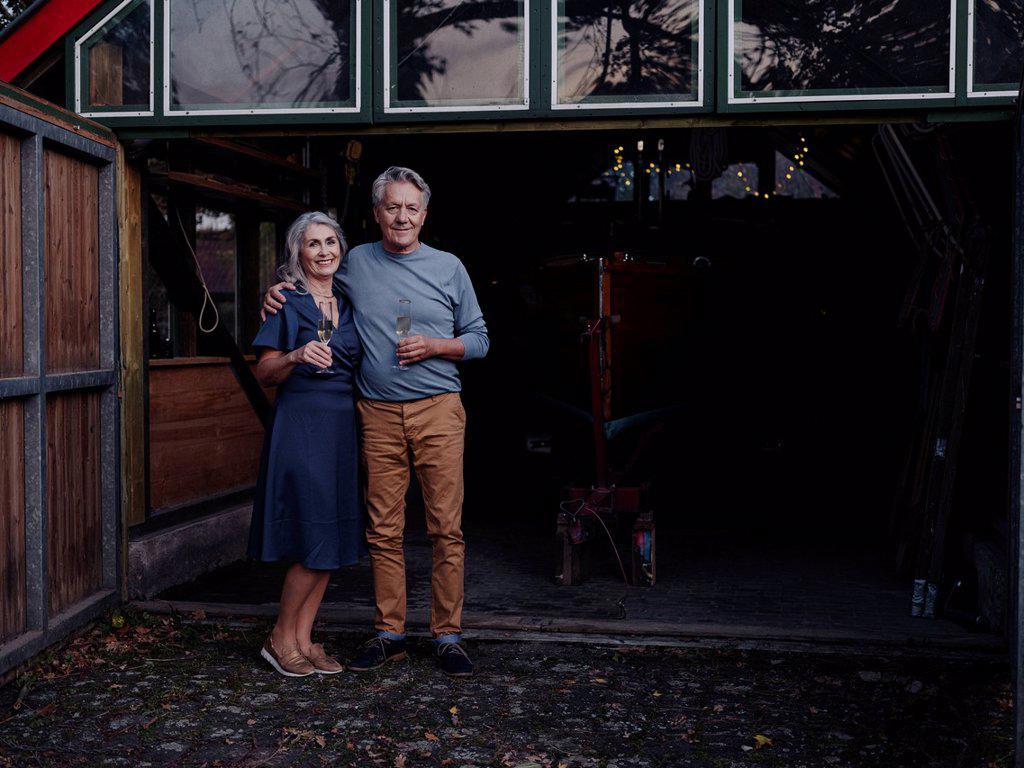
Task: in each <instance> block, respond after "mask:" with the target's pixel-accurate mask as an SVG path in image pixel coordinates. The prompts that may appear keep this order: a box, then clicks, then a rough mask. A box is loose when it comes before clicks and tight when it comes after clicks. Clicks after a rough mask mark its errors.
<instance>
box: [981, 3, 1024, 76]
mask: <svg viewBox="0 0 1024 768" xmlns="http://www.w3.org/2000/svg"><path fill="white" fill-rule="evenodd" d="M971 2H973V3H974V85H975V90H978V87H979V86H981V85H999V84H1013V85H1014V86H1016V85H1017V84H1018V83H1019V81H1020V66H1021V58H1022V55H1021V54H1022V47H1021V40H1022V39H1024V37H1022V36H1024V2H1022V0H999V1H998V2H996V0H971Z"/></svg>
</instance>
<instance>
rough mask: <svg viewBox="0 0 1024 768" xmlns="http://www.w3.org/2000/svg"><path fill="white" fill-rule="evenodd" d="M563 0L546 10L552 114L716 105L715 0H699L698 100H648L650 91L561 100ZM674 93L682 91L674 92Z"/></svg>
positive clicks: (550, 0) (550, 1) (552, 0)
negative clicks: (601, 99)
mask: <svg viewBox="0 0 1024 768" xmlns="http://www.w3.org/2000/svg"><path fill="white" fill-rule="evenodd" d="M561 2H563V0H548V2H547V6H548V7H547V14H546V18H547V21H548V30H547V31H548V38H547V41H548V45H547V49H548V51H547V52H548V54H549V55H548V57H547V60H546V66H547V67H548V72H547V77H546V78H545V80H546V83H545V84H546V86H547V88H548V89H549V98H548V100H547V103H546V105H545V106H546V107H547V108H548V109H549V110H550V114H552V115H560V116H562V115H568V114H584V115H600V114H604V115H607V114H609V113H610V112H614V111H615V110H623V109H628V110H630V111H636V110H643V111H644V112H645V113H648V110H650V113H658V112H662V113H664V112H665V111H666V110H669V111H675V110H682V111H684V112H686V113H693V112H707V111H709V110H710V108H711V107H712V106H713V105H709V101H710V100H709V98H708V96H709V94H713V93H714V82H713V77H714V67H710V66H708V63H709V62H714V60H715V49H714V46H715V31H714V30H715V23H714V22H715V13H714V2H715V0H697V3H698V19H697V98H696V100H695V101H676V100H665V101H645V99H649V97H650V95H649V94H645V95H642V96H634V97H628V98H623V99H622V100H621V101H607V102H600V103H598V102H560V101H559V100H558V57H559V53H560V51H559V49H558V18H559V10H560V9H559V5H560V3H561ZM672 95H673V96H676V95H679V94H672Z"/></svg>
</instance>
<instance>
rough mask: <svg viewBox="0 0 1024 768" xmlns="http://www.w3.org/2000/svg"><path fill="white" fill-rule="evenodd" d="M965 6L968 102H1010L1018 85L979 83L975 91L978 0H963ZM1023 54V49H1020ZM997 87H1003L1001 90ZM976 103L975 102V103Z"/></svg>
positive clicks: (965, 66) (965, 64)
mask: <svg viewBox="0 0 1024 768" xmlns="http://www.w3.org/2000/svg"><path fill="white" fill-rule="evenodd" d="M965 3H966V6H967V29H966V34H965V37H966V38H967V55H966V59H965V61H964V70H965V72H966V85H965V93H966V97H967V99H968V100H971V99H985V100H990V99H1000V98H1001V99H1007V100H1009V101H1010V102H1012V100H1013V99H1014V97H1016V95H1017V91H1018V89H1019V88H1020V84H1019V83H1017V84H1014V83H981V84H980V85H981V87H982V89H981V90H975V85H976V83H975V82H974V38H975V35H974V31H975V8H976V7H977V5H978V0H965ZM1021 50H1022V52H1024V48H1022V49H1021ZM998 86H1004V87H1002V88H1000V87H998ZM975 103H977V102H975Z"/></svg>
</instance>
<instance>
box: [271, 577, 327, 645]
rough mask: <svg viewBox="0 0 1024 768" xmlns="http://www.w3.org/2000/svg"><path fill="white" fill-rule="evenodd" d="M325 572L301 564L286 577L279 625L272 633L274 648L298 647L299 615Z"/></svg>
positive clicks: (276, 625) (278, 619) (278, 616)
mask: <svg viewBox="0 0 1024 768" xmlns="http://www.w3.org/2000/svg"><path fill="white" fill-rule="evenodd" d="M322 573H323V571H311V570H310V569H309V568H306V567H305V566H304V565H302V564H301V563H294V564H293V565H292V566H291V567H290V568H289V569H288V573H287V574H285V577H284V586H283V587H282V588H281V608H280V610H279V611H278V614H277V623H276V624H275V625H274V629H273V631H272V632H271V638H272V639H273V641H274V647H275V648H277V649H278V650H281V649H282V648H287V647H290V646H293V645H296V638H297V637H298V626H299V615H300V612H301V611H302V606H303V605H304V604H305V602H306V598H307V597H309V594H310V592H311V591H312V590H313V589H315V588H316V586H317V583H318V582H319V580H320V576H321V574H322Z"/></svg>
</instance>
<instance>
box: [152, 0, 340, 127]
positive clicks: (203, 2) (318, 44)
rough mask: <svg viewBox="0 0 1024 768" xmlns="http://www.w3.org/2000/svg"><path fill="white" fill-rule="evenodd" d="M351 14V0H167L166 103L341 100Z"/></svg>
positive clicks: (203, 105) (327, 103)
mask: <svg viewBox="0 0 1024 768" xmlns="http://www.w3.org/2000/svg"><path fill="white" fill-rule="evenodd" d="M351 17H352V13H351V2H350V0H287V2H281V0H172V2H171V10H170V20H169V23H170V25H171V52H170V53H171V67H170V68H171V72H170V77H171V104H172V106H174V107H177V108H187V109H210V108H217V107H228V106H240V107H265V108H273V107H278V108H290V107H303V106H305V107H331V106H341V105H344V104H346V103H348V102H350V100H351V96H352V94H351V86H350V77H351V67H350V42H351V40H352V32H353V30H352V28H351Z"/></svg>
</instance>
